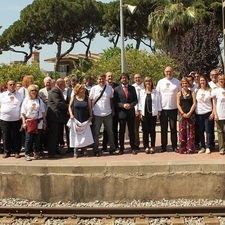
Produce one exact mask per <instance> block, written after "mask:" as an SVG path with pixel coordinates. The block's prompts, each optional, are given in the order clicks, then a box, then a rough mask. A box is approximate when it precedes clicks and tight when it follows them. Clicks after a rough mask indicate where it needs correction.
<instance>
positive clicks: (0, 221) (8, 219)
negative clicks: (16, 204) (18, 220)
mask: <svg viewBox="0 0 225 225" xmlns="http://www.w3.org/2000/svg"><path fill="white" fill-rule="evenodd" d="M14 219H15V217H3V218H1V219H0V224H5V225H7V224H12V222H13V220H14Z"/></svg>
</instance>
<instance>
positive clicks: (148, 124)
mask: <svg viewBox="0 0 225 225" xmlns="http://www.w3.org/2000/svg"><path fill="white" fill-rule="evenodd" d="M156 120H157V118H156V116H147V117H146V116H143V123H142V129H143V145H144V148H149V147H150V146H151V148H154V147H155V138H156V131H155V127H156ZM149 135H150V138H151V145H150V144H149V142H150V141H149Z"/></svg>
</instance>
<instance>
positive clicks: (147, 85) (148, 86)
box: [145, 81, 152, 89]
mask: <svg viewBox="0 0 225 225" xmlns="http://www.w3.org/2000/svg"><path fill="white" fill-rule="evenodd" d="M145 88H146V89H151V88H152V81H145Z"/></svg>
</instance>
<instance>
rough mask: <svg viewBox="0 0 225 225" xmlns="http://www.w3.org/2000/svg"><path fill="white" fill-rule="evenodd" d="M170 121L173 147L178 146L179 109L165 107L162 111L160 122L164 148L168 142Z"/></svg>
mask: <svg viewBox="0 0 225 225" xmlns="http://www.w3.org/2000/svg"><path fill="white" fill-rule="evenodd" d="M168 122H169V124H170V131H171V143H172V148H177V109H172V110H165V109H163V110H162V112H161V116H160V124H161V145H162V148H166V147H167V144H168V136H167V135H168Z"/></svg>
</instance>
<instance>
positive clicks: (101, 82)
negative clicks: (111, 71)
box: [98, 76, 105, 86]
mask: <svg viewBox="0 0 225 225" xmlns="http://www.w3.org/2000/svg"><path fill="white" fill-rule="evenodd" d="M98 84H99V85H100V86H104V85H105V77H104V76H99V77H98Z"/></svg>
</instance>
